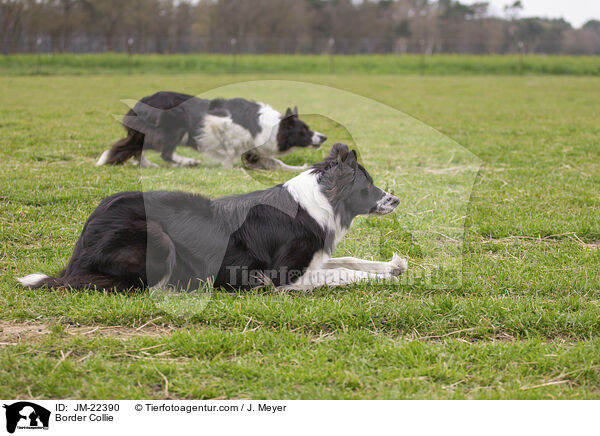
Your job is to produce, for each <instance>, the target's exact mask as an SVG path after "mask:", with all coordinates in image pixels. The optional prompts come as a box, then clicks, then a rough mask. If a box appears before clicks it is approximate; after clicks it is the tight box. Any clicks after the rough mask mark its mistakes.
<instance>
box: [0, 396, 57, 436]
mask: <svg viewBox="0 0 600 436" xmlns="http://www.w3.org/2000/svg"><path fill="white" fill-rule="evenodd" d="M4 408H5V409H6V431H8V432H9V433H14V432H15V430H16V429H17V428H19V429H44V430H47V429H48V423H49V421H50V411H49V410H48V409H45V408H44V407H42V406H38V405H37V404H35V403H30V402H29V401H19V402H17V403H13V404H10V405H7V404H5V405H4Z"/></svg>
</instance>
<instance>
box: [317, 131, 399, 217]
mask: <svg viewBox="0 0 600 436" xmlns="http://www.w3.org/2000/svg"><path fill="white" fill-rule="evenodd" d="M312 171H313V172H315V173H316V174H317V177H318V181H319V186H320V187H321V190H322V191H323V193H324V194H325V196H326V197H327V199H328V200H329V202H330V203H331V204H332V206H333V207H334V210H335V211H336V213H338V214H340V215H341V216H342V219H343V218H344V217H346V219H352V218H354V217H355V216H357V215H385V214H388V213H390V212H392V211H393V210H394V209H395V208H396V206H398V203H399V202H400V200H399V199H398V197H396V196H395V195H392V194H390V193H388V192H385V191H384V190H383V189H381V188H378V187H377V186H375V185H374V184H373V179H372V178H371V176H370V175H369V173H368V172H367V170H366V169H365V168H364V167H363V166H362V165H361V164H359V163H358V161H357V156H356V152H355V151H354V150H350V149H349V148H348V146H347V145H345V144H340V143H336V144H334V145H333V147H331V151H330V152H329V156H327V157H326V158H325V160H324V161H323V162H320V163H318V164H316V165H313V167H312Z"/></svg>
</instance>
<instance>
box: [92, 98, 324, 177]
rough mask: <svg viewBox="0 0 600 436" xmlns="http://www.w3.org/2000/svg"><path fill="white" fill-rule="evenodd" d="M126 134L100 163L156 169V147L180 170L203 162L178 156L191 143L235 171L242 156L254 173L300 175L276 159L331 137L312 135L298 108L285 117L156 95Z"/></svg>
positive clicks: (144, 102) (247, 104)
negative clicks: (148, 153) (149, 155)
mask: <svg viewBox="0 0 600 436" xmlns="http://www.w3.org/2000/svg"><path fill="white" fill-rule="evenodd" d="M123 125H124V126H125V129H126V130H127V136H126V137H125V138H123V139H121V140H119V141H117V142H115V143H114V144H113V145H112V147H111V148H110V149H109V150H106V151H105V152H104V153H102V155H101V156H100V159H99V160H98V162H97V163H96V165H105V164H113V165H114V164H120V163H123V162H125V161H126V160H128V159H129V158H131V157H134V158H136V159H137V160H138V161H139V163H140V166H141V167H149V166H156V165H154V164H152V163H150V162H149V161H148V160H147V159H146V158H145V157H144V155H143V152H144V150H147V149H154V150H157V151H159V152H160V154H161V157H162V158H163V159H164V160H165V161H167V162H172V163H174V164H175V165H178V166H192V165H198V164H199V163H200V161H198V160H196V159H190V158H187V157H182V156H179V155H178V154H177V153H175V148H176V147H177V145H179V144H186V145H188V146H190V147H192V148H194V149H196V150H197V151H200V152H203V153H205V154H206V155H207V156H209V157H210V158H211V159H213V160H215V161H217V162H220V163H221V165H223V167H226V168H231V167H232V166H233V163H234V162H235V161H239V159H240V157H243V163H244V166H246V167H247V168H253V169H284V170H289V171H299V170H303V169H305V168H306V167H305V166H304V167H297V166H290V165H286V164H284V163H283V162H281V161H280V160H278V159H275V158H274V157H273V156H277V155H283V154H286V153H289V152H290V151H292V149H294V148H297V147H319V146H321V144H323V142H325V140H326V139H327V137H326V136H325V135H323V134H322V133H319V132H313V131H311V130H310V129H309V128H308V126H307V125H306V124H305V123H304V122H303V121H301V120H300V119H299V118H298V108H294V110H292V109H290V108H288V109H287V111H286V113H285V115H283V116H282V115H281V114H280V113H279V112H277V111H276V110H275V109H273V108H272V107H271V106H269V105H267V104H264V103H258V102H254V101H248V100H244V99H242V98H234V99H231V100H226V99H221V98H220V99H215V100H204V99H200V98H197V97H193V96H191V95H186V94H180V93H176V92H167V91H163V92H157V93H156V94H154V95H151V96H148V97H144V98H142V99H141V100H140V101H139V102H138V103H137V104H136V105H135V106H134V107H133V109H130V110H129V112H127V114H126V115H125V117H124V118H123Z"/></svg>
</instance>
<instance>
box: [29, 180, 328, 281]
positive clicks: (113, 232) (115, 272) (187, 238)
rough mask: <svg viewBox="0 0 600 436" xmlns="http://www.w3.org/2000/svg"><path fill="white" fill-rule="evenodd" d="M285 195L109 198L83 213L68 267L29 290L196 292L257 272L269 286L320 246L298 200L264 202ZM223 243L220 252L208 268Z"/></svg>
mask: <svg viewBox="0 0 600 436" xmlns="http://www.w3.org/2000/svg"><path fill="white" fill-rule="evenodd" d="M288 197H289V194H288V193H287V191H286V190H285V189H284V188H283V187H282V186H275V187H273V188H271V189H268V190H266V191H258V192H256V193H251V194H247V195H240V196H235V197H227V198H222V199H218V200H212V201H211V200H208V199H206V198H204V197H201V196H199V195H194V194H187V193H182V192H166V191H153V192H144V193H142V192H122V193H119V194H115V195H112V196H110V197H108V198H106V199H104V200H102V202H101V203H100V204H99V205H98V207H97V208H96V210H94V212H92V214H91V215H90V217H89V218H88V220H87V222H86V223H85V226H84V228H83V231H82V232H81V236H80V237H79V240H78V241H77V243H76V244H75V249H74V250H73V255H72V256H71V260H70V261H69V263H68V265H67V267H66V268H65V269H64V270H63V271H62V272H61V273H60V274H59V276H58V277H56V278H47V279H45V280H43V281H41V282H40V283H38V284H36V285H35V286H33V287H41V286H44V285H47V286H48V287H51V288H58V287H71V288H88V287H90V288H94V287H95V288H97V289H107V290H108V289H114V290H118V291H123V290H127V289H132V288H143V287H147V286H154V285H156V284H158V283H161V285H164V284H168V285H173V286H177V287H179V288H185V289H196V288H197V287H198V286H199V285H200V284H201V282H204V281H206V280H207V279H209V278H211V277H212V278H213V279H214V285H215V286H217V287H229V288H239V289H249V288H252V287H255V286H258V285H260V284H261V281H260V277H262V276H263V274H264V275H265V276H268V277H269V278H270V279H271V281H272V282H273V283H274V284H275V285H278V286H279V285H285V284H289V283H290V282H291V281H292V280H293V279H295V278H297V277H299V276H300V275H301V274H302V273H304V271H305V270H306V267H307V266H308V265H309V263H310V261H311V259H312V258H313V255H314V254H315V253H316V252H317V251H319V250H321V249H323V246H324V243H325V231H324V230H323V229H322V228H321V227H320V226H319V225H318V224H317V223H316V222H315V221H314V219H313V218H311V217H310V216H309V215H308V213H307V212H306V211H305V210H304V209H303V208H301V207H298V206H297V205H296V209H295V213H294V214H290V213H288V212H289V211H288V212H286V211H283V210H281V208H279V207H275V206H272V205H269V204H262V203H263V201H262V199H265V201H264V203H269V198H271V199H276V202H279V201H281V203H282V204H284V203H286V202H289V201H291V200H290V198H288ZM244 202H250V203H248V204H250V205H251V206H250V207H249V208H248V210H246V211H244V212H243V218H242V220H241V222H240V223H238V224H233V225H231V226H230V225H224V222H227V220H230V222H231V221H235V220H232V218H231V216H232V215H235V213H236V210H237V211H239V210H240V209H239V208H238V207H237V205H238V204H244ZM225 213H227V214H228V216H223V215H224V214H225ZM221 243H222V246H223V249H224V250H223V254H222V255H221V256H220V257H219V256H217V258H218V259H219V263H218V264H217V268H213V269H212V270H211V268H210V262H211V260H210V258H211V256H213V255H214V253H216V252H218V247H219V245H220V244H221ZM215 247H217V249H215ZM207 264H208V265H209V266H207ZM207 270H208V271H210V272H212V274H210V276H211V277H209V275H207V273H206V271H207ZM273 271H274V272H275V273H273ZM164 277H167V278H168V280H167V281H166V282H165V283H162V282H161V280H162V279H163V278H164Z"/></svg>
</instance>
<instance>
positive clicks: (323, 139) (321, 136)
mask: <svg viewBox="0 0 600 436" xmlns="http://www.w3.org/2000/svg"><path fill="white" fill-rule="evenodd" d="M319 141H321V144H322V143H324V142H325V141H327V136H325V135H323V134H322V133H319Z"/></svg>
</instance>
